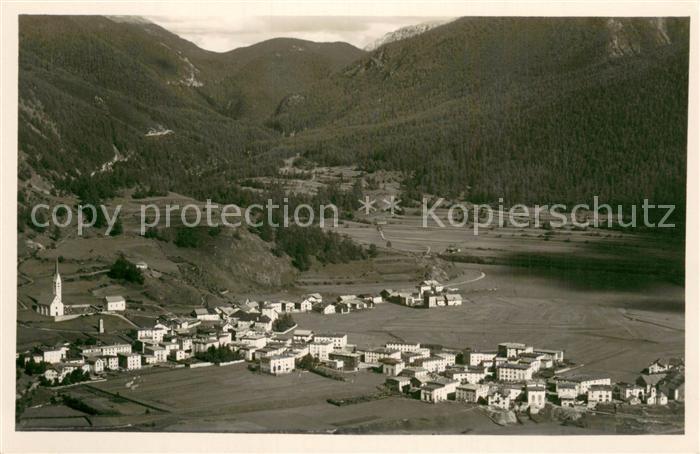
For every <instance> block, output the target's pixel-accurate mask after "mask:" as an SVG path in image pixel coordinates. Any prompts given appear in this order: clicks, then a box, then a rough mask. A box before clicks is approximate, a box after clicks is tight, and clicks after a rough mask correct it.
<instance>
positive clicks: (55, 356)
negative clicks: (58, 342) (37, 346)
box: [41, 348, 67, 364]
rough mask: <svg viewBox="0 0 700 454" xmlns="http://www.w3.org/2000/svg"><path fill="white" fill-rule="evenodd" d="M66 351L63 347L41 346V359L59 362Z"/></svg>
mask: <svg viewBox="0 0 700 454" xmlns="http://www.w3.org/2000/svg"><path fill="white" fill-rule="evenodd" d="M66 351H67V350H66V349H65V348H54V349H50V348H42V349H41V360H42V361H44V362H45V363H49V364H56V363H60V362H61V361H63V360H64V359H65V358H66Z"/></svg>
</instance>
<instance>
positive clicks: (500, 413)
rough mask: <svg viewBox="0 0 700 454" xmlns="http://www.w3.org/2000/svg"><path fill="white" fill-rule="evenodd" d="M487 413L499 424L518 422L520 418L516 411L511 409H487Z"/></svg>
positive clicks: (505, 424)
mask: <svg viewBox="0 0 700 454" xmlns="http://www.w3.org/2000/svg"><path fill="white" fill-rule="evenodd" d="M486 415H487V416H488V417H489V418H490V419H491V421H493V422H494V423H495V424H498V425H499V426H507V425H509V424H517V423H518V418H517V417H516V416H515V412H513V411H511V410H497V409H493V408H487V409H486Z"/></svg>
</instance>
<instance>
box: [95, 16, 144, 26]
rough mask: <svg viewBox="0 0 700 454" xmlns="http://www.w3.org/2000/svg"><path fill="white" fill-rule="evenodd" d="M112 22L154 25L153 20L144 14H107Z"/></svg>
mask: <svg viewBox="0 0 700 454" xmlns="http://www.w3.org/2000/svg"><path fill="white" fill-rule="evenodd" d="M105 17H106V18H107V19H109V20H111V21H112V22H117V23H123V24H141V25H152V24H153V22H151V21H150V20H148V19H146V18H145V17H142V16H105Z"/></svg>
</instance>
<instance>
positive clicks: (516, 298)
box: [295, 264, 685, 380]
mask: <svg viewBox="0 0 700 454" xmlns="http://www.w3.org/2000/svg"><path fill="white" fill-rule="evenodd" d="M458 266H459V267H461V268H464V269H465V271H467V273H465V275H474V274H476V273H480V272H483V273H484V274H485V277H484V278H482V279H479V280H478V281H475V282H472V283H468V284H461V285H460V284H458V283H457V285H454V284H451V286H455V287H458V288H461V290H462V294H463V296H464V297H465V302H464V304H463V305H462V306H458V307H445V308H435V309H430V310H428V309H412V308H406V307H402V306H398V305H394V304H390V303H384V304H381V305H378V306H377V307H376V308H375V309H373V310H368V311H364V312H356V313H350V314H343V315H340V314H336V315H325V316H324V315H320V314H317V313H308V314H297V315H295V320H296V321H297V323H299V326H300V327H303V328H307V329H312V330H314V331H317V332H318V331H338V332H347V333H348V338H349V339H348V340H349V342H350V343H354V344H358V345H362V346H365V345H375V346H380V345H382V344H383V343H385V342H387V341H390V340H397V339H399V340H405V341H411V342H422V343H437V344H442V345H444V346H449V347H455V348H464V347H472V348H484V349H489V348H490V349H493V348H495V347H496V344H498V343H499V342H505V341H513V342H525V343H529V344H534V345H536V346H539V347H544V348H560V349H564V350H565V352H566V357H568V358H569V359H571V360H572V361H574V362H576V363H578V364H581V363H583V364H584V366H583V367H582V368H581V369H579V370H577V371H576V372H577V373H579V372H591V373H597V372H600V373H606V374H610V375H611V377H612V378H613V380H631V379H634V378H635V377H636V374H638V372H639V371H640V370H641V369H643V368H644V367H645V366H646V364H647V363H648V362H650V361H652V360H654V359H655V358H658V357H667V356H683V351H684V332H685V331H684V329H685V328H684V316H683V314H684V304H683V289H682V288H680V287H676V286H672V285H667V286H659V287H656V288H655V289H654V290H650V289H645V291H643V292H642V291H639V292H623V291H613V290H609V289H605V290H600V291H595V290H593V289H582V288H580V287H578V286H574V285H567V283H566V282H562V281H560V280H559V279H558V278H554V277H550V278H548V277H545V276H541V275H537V274H532V275H528V274H527V273H522V272H521V271H520V270H518V269H514V268H510V267H502V266H489V265H475V264H459V265H458ZM469 271H471V273H468V272H469Z"/></svg>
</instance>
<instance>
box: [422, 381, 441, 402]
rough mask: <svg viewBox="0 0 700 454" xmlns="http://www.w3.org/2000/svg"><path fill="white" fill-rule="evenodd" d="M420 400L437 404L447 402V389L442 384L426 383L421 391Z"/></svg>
mask: <svg viewBox="0 0 700 454" xmlns="http://www.w3.org/2000/svg"><path fill="white" fill-rule="evenodd" d="M420 400H422V401H423V402H430V403H437V402H442V401H445V400H447V388H446V387H445V385H442V384H440V383H426V384H425V385H423V387H422V388H421V390H420Z"/></svg>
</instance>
